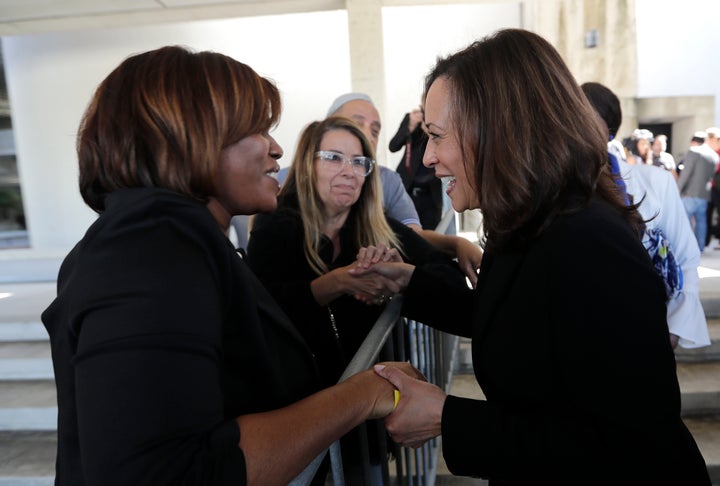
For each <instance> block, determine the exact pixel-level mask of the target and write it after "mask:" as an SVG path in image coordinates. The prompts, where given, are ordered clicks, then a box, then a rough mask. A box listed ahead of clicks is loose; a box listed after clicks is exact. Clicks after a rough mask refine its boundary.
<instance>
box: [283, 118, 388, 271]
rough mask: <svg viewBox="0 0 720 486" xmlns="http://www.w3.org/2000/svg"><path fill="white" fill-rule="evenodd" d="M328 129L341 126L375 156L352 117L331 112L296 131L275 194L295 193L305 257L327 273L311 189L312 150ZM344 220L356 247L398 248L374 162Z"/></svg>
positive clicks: (316, 201) (319, 206) (319, 215)
mask: <svg viewBox="0 0 720 486" xmlns="http://www.w3.org/2000/svg"><path fill="white" fill-rule="evenodd" d="M332 130H344V131H346V132H348V133H350V134H351V135H354V136H355V137H357V139H358V140H359V141H360V145H361V146H362V151H363V155H364V156H366V157H371V158H374V157H375V155H374V150H373V146H372V144H371V143H370V140H368V138H367V137H366V136H365V134H364V133H363V131H362V129H361V128H360V127H359V126H358V125H357V123H355V122H354V121H353V120H351V119H349V118H345V117H341V116H331V117H329V118H326V119H325V120H323V121H316V122H312V123H311V124H310V125H308V126H307V127H306V128H305V130H303V132H302V133H301V134H300V139H299V141H298V145H297V150H295V156H294V158H293V161H292V164H291V166H290V171H289V172H288V175H287V179H286V180H285V183H284V184H283V187H282V189H281V191H280V195H279V198H280V201H281V202H280V203H281V204H282V201H283V200H284V199H285V198H290V197H297V200H298V204H299V207H300V214H301V217H302V222H303V227H304V229H305V258H306V259H307V261H308V264H309V265H310V267H311V268H312V269H313V270H314V271H315V272H317V273H318V275H322V274H324V273H327V271H328V268H327V265H326V264H325V262H323V261H322V259H321V258H320V255H319V253H318V250H319V248H320V242H321V239H322V225H323V214H322V207H323V202H322V200H321V199H320V196H319V195H318V193H317V190H316V189H315V186H316V184H317V181H316V177H315V152H316V151H318V150H320V142H322V139H323V136H324V135H325V134H326V133H328V132H330V131H332ZM346 224H351V225H352V227H353V231H354V233H353V241H354V243H355V244H356V245H357V247H358V248H360V247H363V246H368V245H377V244H378V243H384V244H385V245H387V246H389V247H393V248H398V249H399V250H401V247H400V242H399V240H398V238H397V237H396V236H395V233H394V232H393V230H392V228H390V225H389V224H388V222H387V220H386V219H385V214H384V212H383V208H382V188H381V182H380V175H379V171H378V168H377V166H375V167H374V168H373V171H372V172H370V174H368V175H367V176H366V177H365V183H364V184H363V186H362V191H361V192H360V197H359V198H358V200H357V201H356V202H355V204H353V207H352V209H351V211H350V215H349V216H348V220H347V222H346Z"/></svg>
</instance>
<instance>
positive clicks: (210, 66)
mask: <svg viewBox="0 0 720 486" xmlns="http://www.w3.org/2000/svg"><path fill="white" fill-rule="evenodd" d="M280 108H281V106H280V96H279V94H278V90H277V89H276V88H275V87H274V86H273V85H272V84H271V83H270V82H269V81H268V80H266V79H263V78H261V77H260V76H258V75H257V74H256V73H255V72H254V71H253V70H252V69H251V68H250V67H248V66H246V65H244V64H241V63H239V62H237V61H235V60H233V59H231V58H229V57H227V56H224V55H221V54H217V53H212V52H200V53H192V52H190V51H188V50H186V49H184V48H180V47H164V48H161V49H157V50H154V51H150V52H146V53H143V54H138V55H135V56H132V57H130V58H128V59H126V60H125V61H124V62H122V63H121V64H120V66H119V67H117V68H116V69H115V70H114V71H113V72H112V73H110V75H109V76H108V77H107V78H106V79H105V80H104V81H103V82H102V83H101V85H100V86H99V88H98V89H97V91H96V93H95V96H94V97H93V99H92V102H91V103H90V106H89V107H88V109H87V112H86V114H85V117H84V118H83V121H82V124H81V126H80V133H79V136H78V156H79V160H80V189H81V193H82V195H83V198H84V199H85V201H86V202H87V204H88V205H89V206H90V207H92V208H93V209H94V210H96V211H97V212H98V213H99V217H98V219H97V221H96V222H95V223H94V224H93V225H92V226H91V227H90V228H89V229H88V231H87V233H86V234H85V236H84V238H83V239H82V241H80V242H79V243H78V244H77V246H75V248H74V249H73V250H72V251H71V252H70V254H69V255H68V256H67V258H66V259H65V261H64V262H63V265H62V267H61V269H60V274H59V278H58V295H57V298H56V299H55V300H54V302H53V303H52V304H51V305H50V307H49V308H48V309H47V310H46V311H45V312H44V313H43V316H42V318H43V323H44V325H45V327H46V328H47V330H48V333H49V335H50V341H51V346H52V355H53V364H54V368H55V379H56V383H57V390H58V412H59V416H58V453H57V465H56V471H57V476H56V484H60V485H64V484H67V485H73V486H77V485H84V484H102V485H114V484H118V485H128V484H136V485H139V484H152V485H158V484H202V485H207V484H263V485H265V484H287V483H288V482H289V481H290V480H291V479H292V478H293V477H295V476H296V475H297V474H298V473H300V472H301V470H303V468H304V467H305V466H306V465H307V464H309V463H310V462H311V460H313V459H314V458H315V457H316V456H318V455H319V454H320V453H321V452H322V451H323V450H324V449H325V448H327V447H328V446H329V445H330V443H332V442H333V441H334V440H336V439H338V438H339V437H340V436H342V435H343V434H345V433H346V432H347V431H349V430H351V429H352V428H353V427H355V426H356V425H358V424H359V423H361V422H363V421H364V420H367V419H369V418H377V417H382V416H384V415H386V414H387V413H389V412H390V411H391V409H392V407H393V402H394V400H393V388H392V386H391V385H390V384H389V383H388V382H386V381H385V380H383V379H381V378H379V377H377V376H376V375H375V374H374V373H373V372H372V371H366V372H364V373H360V374H357V375H355V376H353V377H351V378H350V379H349V380H347V381H345V382H343V383H342V384H339V385H337V386H334V387H332V388H329V389H326V390H323V391H320V392H316V390H317V389H318V388H319V386H318V381H319V379H318V375H317V370H316V367H315V363H314V361H313V357H312V354H311V353H310V350H309V349H308V347H307V345H306V344H305V343H304V341H303V339H302V338H301V336H300V335H299V333H298V332H297V331H296V330H295V328H294V327H293V325H292V323H291V322H290V320H289V319H288V318H287V316H286V315H285V314H283V312H282V311H281V310H280V309H279V307H278V305H277V304H276V303H275V301H274V300H273V299H272V297H271V296H270V295H269V294H268V293H267V291H265V289H264V288H263V286H262V285H261V284H260V283H259V282H258V280H257V279H256V278H255V277H254V275H253V273H252V271H250V269H249V268H248V267H247V266H246V264H245V263H244V261H243V260H242V259H241V258H240V257H239V256H238V255H237V254H236V253H235V251H234V249H233V247H232V245H231V244H230V242H229V240H228V239H227V238H226V235H225V231H226V229H227V228H228V225H229V223H230V218H231V216H232V215H235V214H252V213H255V212H258V211H272V210H274V209H275V208H276V206H277V193H278V190H279V185H278V182H277V180H276V179H275V178H274V177H273V175H274V173H276V172H277V171H278V170H279V166H278V163H277V159H278V158H279V157H280V156H281V155H282V149H281V148H280V146H279V145H278V144H277V142H276V141H275V140H274V139H273V137H272V136H270V134H269V130H270V129H271V128H272V127H273V126H274V125H275V123H276V122H277V120H278V118H279V116H280ZM405 369H406V370H407V371H408V372H411V373H412V372H413V371H412V369H411V368H410V367H409V366H407V367H406V368H405ZM313 392H316V393H314V394H313ZM317 479H318V480H319V482H320V483H322V482H323V478H317Z"/></svg>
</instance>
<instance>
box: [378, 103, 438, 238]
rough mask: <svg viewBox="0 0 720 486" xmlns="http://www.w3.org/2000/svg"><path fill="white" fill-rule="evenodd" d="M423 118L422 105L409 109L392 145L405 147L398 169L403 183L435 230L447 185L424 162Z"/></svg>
mask: <svg viewBox="0 0 720 486" xmlns="http://www.w3.org/2000/svg"><path fill="white" fill-rule="evenodd" d="M422 118H423V114H422V109H421V108H416V109H414V110H412V111H410V112H409V113H406V114H405V117H404V118H403V120H402V122H400V127H398V131H397V132H396V133H395V135H394V136H393V138H392V140H390V144H389V147H388V148H389V149H390V152H397V151H399V150H401V149H404V151H403V157H402V159H401V160H400V163H398V166H397V168H396V169H395V170H396V172H397V173H398V174H400V177H401V178H402V181H403V186H404V187H405V190H406V191H407V193H408V195H409V196H410V197H411V198H412V201H413V204H414V205H415V209H416V210H417V212H418V215H420V223H421V224H422V227H423V228H424V229H430V230H433V229H435V228H436V227H437V225H438V224H439V223H440V220H441V218H442V212H443V188H442V182H441V181H440V179H438V178H437V177H435V172H434V171H433V170H432V169H428V168H427V167H425V166H424V165H423V163H422V159H423V155H424V154H425V146H426V145H427V135H426V134H425V131H424V130H423V127H422Z"/></svg>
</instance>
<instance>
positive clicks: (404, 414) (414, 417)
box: [371, 362, 447, 448]
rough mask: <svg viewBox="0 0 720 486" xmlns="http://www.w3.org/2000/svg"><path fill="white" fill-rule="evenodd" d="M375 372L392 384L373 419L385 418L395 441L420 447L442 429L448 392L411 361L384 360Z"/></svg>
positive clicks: (378, 405) (377, 404) (378, 404)
mask: <svg viewBox="0 0 720 486" xmlns="http://www.w3.org/2000/svg"><path fill="white" fill-rule="evenodd" d="M372 372H374V373H375V374H376V375H377V376H379V377H381V378H383V380H385V381H386V382H387V383H386V384H390V385H391V386H392V387H393V393H392V396H390V394H389V393H387V390H386V391H385V392H384V393H383V396H382V399H381V400H378V402H377V403H376V406H375V410H374V413H373V414H372V415H373V416H372V417H371V418H383V417H384V418H385V427H386V428H387V431H388V433H389V434H390V437H391V438H392V439H393V441H395V442H396V443H398V444H400V445H402V446H405V447H412V448H417V447H420V446H421V445H423V444H424V443H425V442H427V441H428V440H430V439H432V438H434V437H437V436H438V435H440V432H441V420H442V410H443V406H444V404H445V398H446V397H447V395H446V394H445V392H444V391H443V390H442V389H440V388H439V387H437V386H435V385H433V384H431V383H428V382H427V380H426V379H425V377H424V376H423V375H422V373H420V371H418V370H417V368H415V367H414V366H412V365H411V364H410V363H403V362H384V363H379V364H376V365H375V366H374V367H373V370H372Z"/></svg>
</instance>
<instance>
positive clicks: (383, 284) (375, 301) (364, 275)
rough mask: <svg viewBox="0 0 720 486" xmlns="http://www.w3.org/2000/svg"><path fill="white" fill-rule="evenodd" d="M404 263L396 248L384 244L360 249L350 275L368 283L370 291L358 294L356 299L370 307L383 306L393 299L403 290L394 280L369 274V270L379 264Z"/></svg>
mask: <svg viewBox="0 0 720 486" xmlns="http://www.w3.org/2000/svg"><path fill="white" fill-rule="evenodd" d="M402 261H403V259H402V256H400V252H398V250H397V249H396V248H388V247H387V246H386V245H384V244H382V243H381V244H379V245H378V246H367V247H363V248H360V250H359V251H358V254H357V257H356V262H355V264H354V267H353V268H352V269H351V270H350V272H349V273H350V274H351V275H353V277H354V278H356V279H358V280H359V281H365V282H367V284H368V286H369V290H370V291H368V292H356V293H355V294H354V296H355V298H356V299H358V300H359V301H361V302H364V303H365V304H368V305H381V304H384V303H385V301H386V300H390V299H392V297H393V295H395V294H397V293H398V292H400V290H401V288H400V287H399V286H398V285H397V284H396V283H395V282H394V281H393V280H392V279H389V278H386V277H384V276H382V275H379V274H375V273H371V272H368V269H370V268H372V267H373V266H374V265H376V264H378V263H390V262H402Z"/></svg>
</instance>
